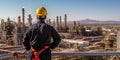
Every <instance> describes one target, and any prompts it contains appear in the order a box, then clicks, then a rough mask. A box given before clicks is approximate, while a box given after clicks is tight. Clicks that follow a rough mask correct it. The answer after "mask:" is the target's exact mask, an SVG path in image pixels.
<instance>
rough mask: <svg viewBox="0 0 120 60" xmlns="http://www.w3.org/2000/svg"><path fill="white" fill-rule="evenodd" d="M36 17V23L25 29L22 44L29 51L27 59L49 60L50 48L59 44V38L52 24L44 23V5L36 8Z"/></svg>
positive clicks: (45, 11)
mask: <svg viewBox="0 0 120 60" xmlns="http://www.w3.org/2000/svg"><path fill="white" fill-rule="evenodd" d="M36 17H37V23H36V24H33V25H32V26H30V27H29V29H28V30H27V32H26V34H25V35H24V38H23V45H24V46H25V49H26V51H28V52H29V53H28V57H29V60H51V50H53V49H55V48H56V47H57V46H58V45H59V43H60V41H61V38H60V36H59V34H58V33H57V32H56V30H55V29H54V28H53V27H52V26H50V25H48V24H46V23H45V19H46V17H47V10H46V9H45V8H44V7H39V8H38V9H37V11H36ZM51 37H52V38H53V41H51Z"/></svg>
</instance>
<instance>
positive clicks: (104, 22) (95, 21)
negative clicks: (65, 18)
mask: <svg viewBox="0 0 120 60" xmlns="http://www.w3.org/2000/svg"><path fill="white" fill-rule="evenodd" d="M76 22H77V23H78V22H79V23H80V24H120V21H114V20H109V21H97V20H93V19H84V20H77V21H76ZM68 24H73V21H69V22H68Z"/></svg>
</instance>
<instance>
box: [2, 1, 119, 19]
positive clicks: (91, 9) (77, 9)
mask: <svg viewBox="0 0 120 60" xmlns="http://www.w3.org/2000/svg"><path fill="white" fill-rule="evenodd" d="M39 6H44V7H46V9H47V10H48V17H49V18H51V19H54V18H55V17H56V16H62V19H63V16H64V14H67V15H68V20H82V19H87V18H88V19H96V20H120V0H0V18H5V19H6V18H7V17H11V18H12V19H13V18H15V19H17V16H19V15H21V8H22V7H24V8H25V10H26V17H27V15H28V14H29V13H31V14H32V16H33V18H34V20H35V11H36V9H37V8H38V7H39Z"/></svg>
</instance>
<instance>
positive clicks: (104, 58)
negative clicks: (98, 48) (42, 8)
mask: <svg viewBox="0 0 120 60" xmlns="http://www.w3.org/2000/svg"><path fill="white" fill-rule="evenodd" d="M46 58H47V57H46ZM0 60H27V56H26V55H25V54H18V55H12V54H10V53H8V54H1V55H0ZM52 60H120V52H54V53H52Z"/></svg>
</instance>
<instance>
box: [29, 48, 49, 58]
mask: <svg viewBox="0 0 120 60" xmlns="http://www.w3.org/2000/svg"><path fill="white" fill-rule="evenodd" d="M47 48H49V46H45V47H44V48H43V49H42V50H40V51H38V52H36V50H35V49H34V48H33V47H31V49H32V51H33V52H34V55H35V57H34V58H33V59H32V60H41V59H40V58H39V55H40V54H41V53H42V52H43V51H45V50H46V49H47Z"/></svg>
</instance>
